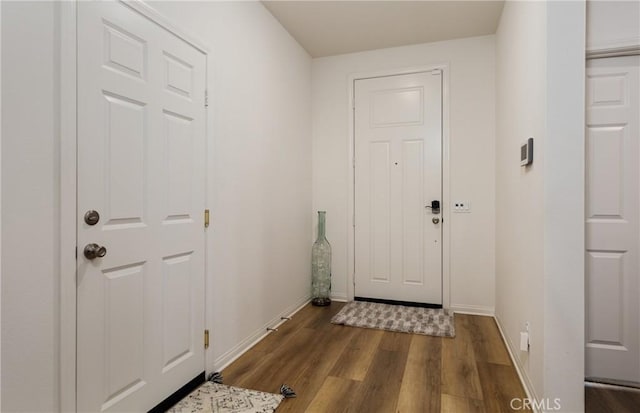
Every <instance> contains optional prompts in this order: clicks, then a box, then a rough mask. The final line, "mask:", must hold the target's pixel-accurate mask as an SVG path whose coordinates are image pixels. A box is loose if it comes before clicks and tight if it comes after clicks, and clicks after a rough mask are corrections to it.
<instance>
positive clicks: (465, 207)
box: [453, 201, 471, 213]
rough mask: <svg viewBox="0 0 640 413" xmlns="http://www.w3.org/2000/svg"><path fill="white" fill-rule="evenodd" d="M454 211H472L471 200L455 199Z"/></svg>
mask: <svg viewBox="0 0 640 413" xmlns="http://www.w3.org/2000/svg"><path fill="white" fill-rule="evenodd" d="M453 212H464V213H468V212H471V202H469V201H455V202H454V203H453Z"/></svg>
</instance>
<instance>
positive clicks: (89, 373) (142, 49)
mask: <svg viewBox="0 0 640 413" xmlns="http://www.w3.org/2000/svg"><path fill="white" fill-rule="evenodd" d="M205 84H206V55H204V54H202V53H201V52H199V51H198V50H196V49H195V48H193V47H192V46H190V45H189V44H187V43H185V42H184V41H182V40H180V39H179V38H177V37H176V36H174V35H173V34H171V33H169V32H168V31H166V30H165V29H163V28H161V27H160V26H159V25H157V24H155V23H154V22H152V21H150V20H149V19H147V18H146V17H144V16H142V15H140V14H139V13H137V12H136V11H134V10H133V9H131V8H129V7H128V6H126V5H124V4H122V3H119V2H78V215H79V216H78V234H77V239H78V268H77V274H78V275H77V276H78V280H77V299H78V306H77V308H78V310H77V311H78V313H77V408H78V411H83V412H89V411H91V412H98V411H118V412H142V411H147V410H148V409H150V408H152V407H154V406H155V405H156V404H158V403H159V402H161V401H162V400H163V399H165V398H166V397H167V396H169V395H170V394H172V393H173V392H175V391H176V390H178V389H179V388H180V387H182V386H183V385H184V384H186V383H187V382H188V381H190V380H191V379H193V378H194V377H196V376H197V375H198V374H200V373H202V372H203V371H204V348H203V329H204V223H203V211H204V202H205V198H204V190H205V181H204V179H205V158H204V156H205V125H206V122H205V116H206V115H205V107H204V105H205V102H204V93H205V92H204V91H205ZM89 210H95V211H97V212H98V213H99V214H100V220H99V222H98V223H97V224H96V225H88V224H87V223H86V222H85V219H84V214H85V212H86V211H89ZM92 243H95V244H98V245H99V246H104V247H105V248H106V255H105V256H104V257H98V258H95V259H92V260H91V259H87V258H86V257H85V256H84V254H83V249H84V247H85V245H87V244H92Z"/></svg>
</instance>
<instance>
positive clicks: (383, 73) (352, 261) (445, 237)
mask: <svg viewBox="0 0 640 413" xmlns="http://www.w3.org/2000/svg"><path fill="white" fill-rule="evenodd" d="M437 69H439V70H441V71H442V200H441V202H442V208H441V211H442V222H443V223H444V224H445V225H443V226H442V307H443V308H449V306H450V303H451V299H450V298H451V297H450V295H451V294H450V291H451V288H450V278H451V276H450V270H451V262H450V255H451V248H450V243H451V217H450V215H451V214H450V211H449V195H450V190H449V189H450V188H449V187H450V173H449V96H450V95H449V63H439V64H432V65H425V66H410V67H404V68H398V69H387V70H376V71H369V72H358V73H352V74H350V75H349V77H348V82H347V93H348V96H349V106H348V108H349V109H348V110H349V136H348V139H347V141H348V145H349V147H348V150H347V153H348V156H349V158H348V161H347V162H348V165H349V196H348V216H347V262H348V266H349V268H348V269H347V296H346V297H345V298H346V299H347V300H348V301H353V299H354V295H355V270H356V257H355V194H356V192H355V190H356V188H355V163H354V156H355V144H356V141H355V116H354V111H355V105H354V98H355V84H356V83H355V82H356V80H362V79H370V78H376V77H389V76H398V75H410V74H414V73H421V72H431V71H433V70H437Z"/></svg>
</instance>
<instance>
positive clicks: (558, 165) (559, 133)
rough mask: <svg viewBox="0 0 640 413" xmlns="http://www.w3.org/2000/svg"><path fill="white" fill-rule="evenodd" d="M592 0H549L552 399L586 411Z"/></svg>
mask: <svg viewBox="0 0 640 413" xmlns="http://www.w3.org/2000/svg"><path fill="white" fill-rule="evenodd" d="M585 28H586V16H585V4H584V2H577V1H559V2H549V3H548V5H547V102H546V121H547V136H546V142H545V148H544V151H545V153H544V211H545V224H544V284H545V288H544V319H545V323H544V329H545V331H544V337H545V349H544V357H545V371H544V380H545V383H544V396H545V397H549V398H556V397H557V398H559V399H560V400H562V410H563V411H565V412H580V411H583V410H584V337H585V333H584V325H585V322H584V320H585V319H584V317H585V313H584V294H585V289H584V256H585V254H584V246H585V238H584V222H585V220H584V197H585V194H584V188H585V166H584V164H585V135H584V130H585V97H584V96H585V60H584V50H585V31H586V30H585Z"/></svg>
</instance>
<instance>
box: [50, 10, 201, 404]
mask: <svg viewBox="0 0 640 413" xmlns="http://www.w3.org/2000/svg"><path fill="white" fill-rule="evenodd" d="M117 1H118V2H119V3H122V4H123V5H124V6H125V7H129V8H130V9H132V10H133V11H135V12H137V13H139V14H141V15H142V16H144V17H146V18H147V19H149V20H151V21H152V22H154V23H156V24H157V25H158V26H160V27H162V28H163V29H165V30H167V31H169V32H170V33H172V34H174V35H175V36H177V37H179V38H180V39H182V40H184V41H185V42H186V43H188V44H190V45H191V46H193V47H194V48H196V49H197V50H199V51H200V52H202V53H203V54H204V55H205V57H206V70H205V75H206V79H205V85H206V89H207V91H208V94H210V92H211V81H212V79H213V67H212V66H213V65H212V61H211V52H210V48H209V47H208V46H206V43H205V42H203V41H202V40H200V39H199V38H198V37H196V36H194V35H192V34H191V33H189V32H188V31H186V30H184V29H182V28H181V27H179V26H178V25H176V24H174V23H173V22H172V21H171V20H170V19H168V18H167V17H165V16H164V15H162V14H161V13H159V12H157V11H156V10H155V9H154V8H153V7H151V6H149V5H148V4H146V3H145V2H143V1H142V0H127V1H125V0H117ZM77 17H78V16H77V3H76V2H60V3H58V22H57V23H58V24H59V28H60V31H59V32H58V33H59V34H58V39H56V40H57V41H58V43H59V50H60V58H59V62H58V63H59V72H58V73H57V76H58V81H59V89H58V96H59V102H58V103H59V105H60V112H59V116H60V121H59V122H60V123H59V128H60V134H59V142H57V143H56V144H57V145H59V152H58V157H59V165H58V166H59V168H60V170H59V171H60V172H59V173H60V182H59V185H60V192H59V194H58V197H59V198H58V201H59V204H60V216H59V225H60V226H59V231H60V239H59V241H60V249H59V255H58V257H57V260H58V268H59V272H60V290H59V300H60V308H59V317H60V330H59V331H60V333H59V336H58V346H59V348H58V354H59V357H60V359H59V363H58V367H59V383H60V384H59V388H58V389H56V391H57V392H58V393H59V398H60V399H59V406H60V410H61V411H63V412H67V411H69V412H75V411H76V407H77V406H76V339H77V330H76V312H77V296H76V293H77V288H76V287H77V286H76V276H77V274H76V266H77V260H76V255H77V251H76V241H77V238H76V237H77V225H76V222H77V199H78V197H77V176H78V171H77V143H78V135H77V120H78V119H77V92H78V90H77V64H78V60H77ZM205 116H206V119H205V124H206V126H205V145H206V157H205V158H206V159H205V167H204V171H203V173H204V174H205V188H203V190H204V191H205V205H212V202H211V201H212V199H211V197H212V194H213V191H212V190H211V185H212V179H211V178H210V177H211V176H212V175H211V171H212V165H213V162H212V160H213V143H212V142H213V139H210V138H211V137H212V133H213V105H211V104H209V105H208V106H207V108H206V111H205ZM208 245H210V241H209V233H208V231H205V245H204V246H203V248H204V259H205V262H204V266H205V268H204V271H205V277H204V278H205V291H204V295H205V296H204V304H205V305H204V308H203V309H202V311H203V312H204V320H205V328H209V329H210V328H211V326H209V317H207V315H208V314H209V306H210V304H211V300H209V299H208V297H210V296H211V294H210V290H212V286H211V285H210V284H211V283H208V282H207V274H208V273H209V266H210V263H209V261H208V260H207V253H206V252H207V247H208ZM211 351H212V347H209V349H208V350H205V365H204V366H203V369H204V370H206V366H208V365H210V364H211V363H213V356H212V353H211ZM160 401H161V400H158V402H160Z"/></svg>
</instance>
